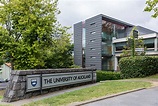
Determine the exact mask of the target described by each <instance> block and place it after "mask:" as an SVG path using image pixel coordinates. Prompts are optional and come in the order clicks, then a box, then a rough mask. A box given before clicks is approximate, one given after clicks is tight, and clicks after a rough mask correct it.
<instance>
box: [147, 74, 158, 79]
mask: <svg viewBox="0 0 158 106" xmlns="http://www.w3.org/2000/svg"><path fill="white" fill-rule="evenodd" d="M148 78H149V79H158V74H156V75H152V76H149V77H146V79H148Z"/></svg>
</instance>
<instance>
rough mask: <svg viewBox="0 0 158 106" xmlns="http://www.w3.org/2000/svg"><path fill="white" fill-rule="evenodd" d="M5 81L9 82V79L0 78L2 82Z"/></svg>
mask: <svg viewBox="0 0 158 106" xmlns="http://www.w3.org/2000/svg"><path fill="white" fill-rule="evenodd" d="M5 82H8V79H3V78H0V83H5Z"/></svg>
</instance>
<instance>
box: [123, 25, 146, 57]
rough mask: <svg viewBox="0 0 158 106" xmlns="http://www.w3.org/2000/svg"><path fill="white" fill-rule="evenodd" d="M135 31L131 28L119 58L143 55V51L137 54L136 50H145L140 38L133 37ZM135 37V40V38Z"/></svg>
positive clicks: (134, 28)
mask: <svg viewBox="0 0 158 106" xmlns="http://www.w3.org/2000/svg"><path fill="white" fill-rule="evenodd" d="M135 31H137V28H136V27H133V29H132V31H131V32H130V34H129V37H128V38H127V46H125V47H124V50H123V51H122V54H121V56H133V57H134V56H135V55H145V51H141V52H140V51H139V52H137V51H136V50H135V49H136V48H142V49H144V50H145V47H144V42H143V40H142V38H138V37H136V36H134V35H135V34H134V32H135ZM135 37H136V38H135Z"/></svg>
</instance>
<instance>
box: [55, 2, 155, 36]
mask: <svg viewBox="0 0 158 106" xmlns="http://www.w3.org/2000/svg"><path fill="white" fill-rule="evenodd" d="M145 2H146V0H59V2H58V8H59V10H60V11H61V14H59V15H58V16H57V18H58V21H59V22H60V24H62V25H63V26H71V27H72V28H71V29H70V30H69V32H70V33H73V24H75V23H78V22H80V21H84V20H86V19H88V18H90V17H93V16H96V15H98V14H104V15H107V16H110V17H113V18H116V19H119V20H122V21H124V22H127V23H130V24H133V25H140V26H143V27H145V28H148V29H151V30H154V31H157V32H158V18H152V17H151V15H152V12H144V8H145V6H146V4H145Z"/></svg>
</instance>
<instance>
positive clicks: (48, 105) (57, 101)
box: [25, 81, 151, 106]
mask: <svg viewBox="0 0 158 106" xmlns="http://www.w3.org/2000/svg"><path fill="white" fill-rule="evenodd" d="M150 86H151V84H150V83H149V82H138V81H137V82H134V81H130V82H126V81H108V82H104V83H100V84H99V85H97V86H93V87H88V88H84V89H81V90H76V91H73V92H69V93H64V94H62V95H58V96H55V97H52V98H48V99H43V100H40V101H37V102H32V103H30V104H27V105H25V106H37V105H39V106H61V105H67V104H70V103H73V102H80V101H85V100H90V99H92V98H98V97H102V96H106V95H111V94H116V93H119V92H123V91H127V90H132V89H136V88H142V87H150Z"/></svg>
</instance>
